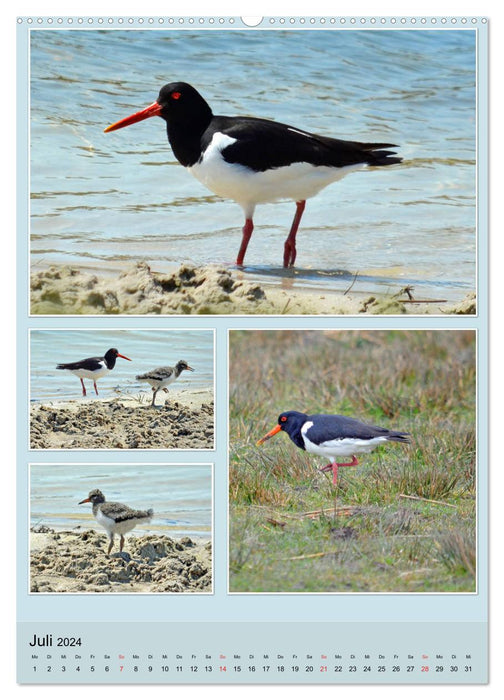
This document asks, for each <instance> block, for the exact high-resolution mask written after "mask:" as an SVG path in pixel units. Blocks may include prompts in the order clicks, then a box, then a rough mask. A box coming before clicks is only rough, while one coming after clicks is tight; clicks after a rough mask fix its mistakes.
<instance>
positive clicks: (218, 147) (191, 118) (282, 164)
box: [105, 82, 402, 267]
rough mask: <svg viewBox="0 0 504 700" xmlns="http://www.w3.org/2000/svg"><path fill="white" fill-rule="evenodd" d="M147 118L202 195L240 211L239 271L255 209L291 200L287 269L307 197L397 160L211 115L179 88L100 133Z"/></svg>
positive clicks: (371, 149) (354, 145)
mask: <svg viewBox="0 0 504 700" xmlns="http://www.w3.org/2000/svg"><path fill="white" fill-rule="evenodd" d="M149 117H161V118H162V119H164V120H165V122H166V125H167V132H168V141H169V142H170V145H171V147H172V150H173V153H174V155H175V157H176V158H177V160H178V161H179V163H181V164H182V165H183V166H184V167H186V168H187V169H188V170H189V172H190V173H191V174H192V175H194V177H195V178H196V179H197V180H199V181H200V182H201V183H203V185H205V187H207V188H208V189H209V190H211V191H212V192H214V193H215V194H217V195H219V196H220V197H224V198H228V199H233V200H234V201H235V202H237V203H238V204H239V205H240V206H241V207H242V209H243V212H244V215H245V224H244V226H243V229H242V241H241V246H240V250H239V252H238V256H237V259H236V264H237V265H240V266H241V265H243V261H244V258H245V252H246V250H247V246H248V243H249V240H250V237H251V235H252V231H253V229H254V223H253V216H254V210H255V207H256V205H257V204H263V203H265V202H274V201H277V200H280V199H288V200H293V201H295V202H296V212H295V215H294V219H293V222H292V226H291V229H290V232H289V235H288V236H287V239H286V241H285V244H284V256H283V265H284V267H290V266H292V265H294V262H295V260H296V233H297V230H298V227H299V222H300V221H301V217H302V215H303V211H304V208H305V203H306V200H307V199H309V198H310V197H314V196H315V195H316V194H317V193H318V192H320V190H322V189H323V188H324V187H327V185H329V184H331V183H332V182H335V181H336V180H341V178H343V177H344V176H345V175H348V173H351V172H353V171H355V170H361V169H362V168H365V167H366V166H379V167H381V166H387V165H394V164H395V163H400V162H401V160H402V159H401V158H400V157H398V156H397V155H396V153H395V151H390V150H388V149H390V148H396V146H395V145H394V144H390V143H361V142H358V141H343V140H341V139H335V138H329V137H327V136H319V135H317V134H311V133H309V132H307V131H303V130H302V129H297V128H295V127H293V126H288V125H287V124H281V123H280V122H275V121H271V120H268V119H258V118H254V117H224V116H216V115H214V114H213V113H212V110H211V108H210V106H209V105H208V104H207V102H206V101H205V100H204V99H203V97H202V96H201V95H200V94H199V92H198V91H197V90H195V88H193V87H192V86H191V85H188V84H187V83H182V82H175V83H169V84H168V85H165V86H164V87H162V88H161V91H160V93H159V96H158V98H157V100H156V102H154V103H153V104H151V105H150V106H149V107H146V108H145V109H143V110H141V111H140V112H136V113H135V114H132V115H131V116H129V117H126V118H124V119H121V120H120V121H118V122H115V123H114V124H111V125H110V126H109V127H107V128H106V129H105V132H109V131H115V130H116V129H121V128H123V127H125V126H129V125H130V124H134V123H136V122H139V121H142V120H143V119H148V118H149Z"/></svg>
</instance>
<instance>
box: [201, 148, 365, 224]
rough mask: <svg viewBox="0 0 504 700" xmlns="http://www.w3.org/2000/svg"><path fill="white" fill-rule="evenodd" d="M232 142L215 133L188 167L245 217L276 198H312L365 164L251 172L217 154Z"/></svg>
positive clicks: (297, 166) (297, 165)
mask: <svg viewBox="0 0 504 700" xmlns="http://www.w3.org/2000/svg"><path fill="white" fill-rule="evenodd" d="M235 141H236V139H232V138H230V137H229V136H225V135H223V134H215V135H214V137H213V139H212V142H211V144H210V146H209V147H208V148H207V150H206V151H205V154H204V157H203V159H202V161H201V162H200V163H196V164H195V165H193V166H192V167H190V168H188V170H189V171H190V172H191V174H192V175H194V177H195V178H196V179H197V180H199V181H200V182H201V183H202V184H203V185H205V186H206V187H208V189H209V190H211V191H212V192H215V194H217V195H219V196H220V197H225V198H229V199H234V200H235V202H238V204H240V205H241V207H242V208H243V209H244V211H245V214H246V216H247V217H248V216H252V213H253V211H254V207H255V205H256V204H261V203H265V202H273V201H276V200H278V199H291V200H294V201H301V200H304V199H309V198H310V197H314V196H315V195H316V194H317V193H318V192H320V190H322V189H323V188H324V187H327V185H329V184H331V182H336V181H337V180H341V179H342V178H343V177H345V175H347V174H348V173H350V172H353V171H355V170H362V168H365V167H366V165H365V164H364V163H358V164H356V165H348V166H345V167H343V168H331V167H327V166H313V165H310V164H309V163H293V164H292V165H287V166H282V167H280V168H274V169H273V170H266V171H264V172H255V171H253V170H250V169H249V168H246V167H245V166H242V165H239V164H237V163H226V161H225V160H224V159H223V158H222V155H221V151H222V149H223V148H225V147H226V146H228V145H230V144H232V143H234V142H235Z"/></svg>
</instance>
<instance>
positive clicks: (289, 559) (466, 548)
mask: <svg viewBox="0 0 504 700" xmlns="http://www.w3.org/2000/svg"><path fill="white" fill-rule="evenodd" d="M475 391H476V379H475V334H474V333H473V332H472V331H329V332H324V331H231V332H230V465H229V501H230V540H229V562H230V590H231V591H233V592H243V591H265V592H266V591H268V592H279V591H286V592H312V591H317V592H324V591H340V592H345V591H349V592H359V591H360V592H366V591H369V592H373V591H390V592H395V591H397V592H400V591H411V592H436V591H439V592H443V591H464V592H466V591H474V590H475V571H476V559H475V539H476V538H475V522H476V516H475V443H476V437H475V435H476V433H475ZM286 410H298V411H304V412H306V413H343V414H346V415H351V416H354V417H356V418H359V419H360V420H362V421H364V422H368V423H374V424H377V425H382V426H383V427H388V428H393V429H397V430H403V431H407V432H410V433H411V437H412V443H411V445H401V444H392V443H390V444H388V445H386V446H385V447H382V448H379V449H378V450H375V451H374V452H373V453H372V454H369V455H363V456H362V458H360V459H359V466H358V467H352V468H348V469H345V468H341V469H340V477H339V482H338V486H337V487H334V486H333V484H332V475H331V474H330V473H329V474H323V473H321V472H319V471H318V468H319V467H321V466H324V464H325V462H324V461H323V460H322V459H321V458H318V457H316V456H315V455H310V454H308V453H306V452H304V451H302V450H300V449H298V448H297V447H296V446H295V445H294V443H292V442H291V441H290V439H289V437H288V436H287V434H285V433H283V432H282V433H279V434H278V435H276V436H275V437H273V438H272V439H271V440H270V441H268V442H266V443H265V444H263V445H262V446H260V447H257V446H256V442H257V440H258V439H259V438H260V437H262V436H263V435H264V434H265V433H266V432H267V431H268V430H270V429H271V428H272V427H273V426H274V425H276V423H277V418H278V415H279V414H280V413H281V412H283V411H286Z"/></svg>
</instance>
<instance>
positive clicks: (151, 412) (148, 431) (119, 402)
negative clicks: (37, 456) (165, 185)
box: [30, 390, 214, 450]
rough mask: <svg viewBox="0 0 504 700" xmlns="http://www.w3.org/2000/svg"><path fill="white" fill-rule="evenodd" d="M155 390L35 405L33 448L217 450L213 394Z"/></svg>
mask: <svg viewBox="0 0 504 700" xmlns="http://www.w3.org/2000/svg"><path fill="white" fill-rule="evenodd" d="M151 400H152V394H151V392H145V393H143V392H142V393H140V394H137V395H134V396H124V397H115V398H112V399H98V398H97V399H96V400H92V399H91V400H89V399H75V400H74V401H51V402H44V403H37V404H34V405H32V406H30V448H31V449H176V450H187V449H191V450H201V449H213V448H214V403H213V397H212V392H210V391H202V390H201V391H193V392H190V391H184V392H181V393H176V392H172V391H170V392H169V393H168V394H164V393H163V392H158V395H157V397H156V404H157V405H156V406H151Z"/></svg>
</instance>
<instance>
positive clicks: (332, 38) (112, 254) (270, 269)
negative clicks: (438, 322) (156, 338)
mask: <svg viewBox="0 0 504 700" xmlns="http://www.w3.org/2000/svg"><path fill="white" fill-rule="evenodd" d="M30 65H31V85H30V100H31V134H30V138H31V198H32V199H31V239H32V267H33V269H38V268H40V267H45V266H47V265H48V264H50V263H69V264H73V265H77V266H80V267H88V268H93V269H99V270H100V271H101V272H102V273H103V272H107V273H108V272H117V271H118V270H120V269H123V268H124V266H125V265H127V264H129V263H131V262H135V261H137V260H146V261H148V262H149V264H151V265H152V267H153V269H155V270H159V271H163V270H168V269H172V268H173V267H174V266H175V265H179V264H180V263H181V262H192V263H196V264H206V263H211V262H219V263H220V262H224V263H231V264H232V263H233V261H234V260H235V258H236V253H237V250H238V247H239V243H240V238H241V226H242V224H243V221H242V211H241V209H240V207H238V205H236V204H235V203H234V202H232V201H225V200H220V199H219V198H218V197H216V196H214V195H213V194H211V193H210V192H208V191H207V190H205V188H204V187H203V185H201V184H200V183H198V182H197V181H196V180H195V179H194V178H193V177H192V176H191V175H190V174H189V173H188V172H186V171H185V169H184V168H182V166H180V165H179V164H178V163H177V161H176V160H175V158H174V156H173V153H172V152H171V149H170V148H169V145H168V142H167V139H166V133H165V125H164V122H163V121H162V120H161V119H149V120H147V121H144V122H142V123H139V124H136V125H134V126H131V127H129V128H127V129H123V130H120V131H117V132H113V133H109V134H104V133H103V129H104V128H105V127H106V126H107V125H109V124H110V123H112V122H113V121H116V120H117V119H119V118H121V117H124V116H127V115H128V114H130V113H132V112H134V111H137V110H138V109H140V108H143V107H144V106H147V105H148V104H150V103H151V102H153V101H154V99H155V98H156V97H157V94H158V91H159V88H160V87H161V86H162V85H163V84H165V83H167V82H171V81H174V80H183V81H186V82H189V83H191V84H193V85H194V86H195V87H196V88H197V89H198V90H199V91H200V92H201V93H202V94H203V96H204V97H205V98H206V99H207V101H208V102H209V103H210V105H211V106H212V108H213V110H214V112H215V113H217V114H228V115H233V114H240V115H254V116H261V117H266V118H271V119H275V120H277V121H283V122H287V123H289V124H292V125H294V126H297V127H300V128H303V129H306V130H309V131H313V132H316V133H321V134H325V135H331V136H335V137H338V138H343V139H350V140H362V141H387V142H391V143H395V144H399V152H400V154H401V156H403V158H404V163H403V164H401V165H400V166H394V167H391V168H386V169H377V170H374V171H372V170H369V171H365V172H359V173H354V174H351V175H349V176H348V177H346V178H345V179H344V180H343V181H341V182H339V183H335V184H333V185H331V186H329V187H328V188H326V189H325V190H324V191H323V192H322V193H320V194H319V195H318V196H317V197H315V198H314V199H312V200H309V201H308V203H307V207H306V211H305V214H304V218H303V221H302V226H301V228H300V231H299V234H298V258H297V263H296V264H297V268H296V272H295V273H284V272H283V270H282V269H281V261H282V252H283V241H284V238H285V236H286V233H287V231H288V229H289V227H290V223H291V219H292V216H293V212H294V205H293V203H292V202H282V203H275V204H267V205H263V206H259V207H258V208H257V210H256V215H255V225H256V228H255V231H254V234H253V236H252V240H251V243H250V246H249V250H248V252H247V258H246V260H245V262H246V265H247V268H246V271H245V273H246V276H248V277H249V278H251V279H257V280H270V281H271V280H275V279H278V278H279V276H281V275H284V274H287V275H289V274H290V275H291V276H292V274H294V281H295V284H300V285H302V286H309V287H313V288H314V289H318V290H325V289H331V288H334V285H335V284H337V283H338V280H339V279H340V276H341V275H342V274H343V277H345V276H353V275H354V273H356V272H358V273H359V274H360V276H361V280H362V281H364V283H365V284H366V285H367V287H368V288H369V289H370V290H373V289H382V290H383V291H384V288H388V286H389V285H391V284H397V283H400V284H401V285H403V284H407V283H408V284H414V285H415V287H416V288H418V290H419V292H420V294H419V295H418V296H421V295H422V292H424V293H425V292H428V293H430V294H434V295H437V296H438V297H439V295H441V296H442V297H444V298H448V299H459V298H461V297H462V296H463V295H464V293H465V292H466V291H470V290H472V289H474V286H475V257H476V227H475V218H476V209H475V207H476V199H475V197H476V195H475V192H476V186H475V183H476V165H475V163H476V151H475V133H476V107H475V104H476V102H475V82H476V73H475V32H474V31H472V30H453V31H451V30H443V31H438V30H405V29H403V30H371V31H369V30H367V31H366V30H350V31H349V30H331V31H328V30H293V31H288V30H285V31H284V30H274V31H265V30H254V31H250V30H247V31H244V30H228V31H224V30H220V31H219V30H200V31H197V30H183V31H175V30H172V31H170V30H164V29H162V30H159V29H156V30H154V29H153V30H133V29H130V30H127V31H123V30H80V31H76V30H35V31H32V33H31V57H30ZM340 281H341V280H340ZM346 286H347V284H346V282H345V287H346Z"/></svg>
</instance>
